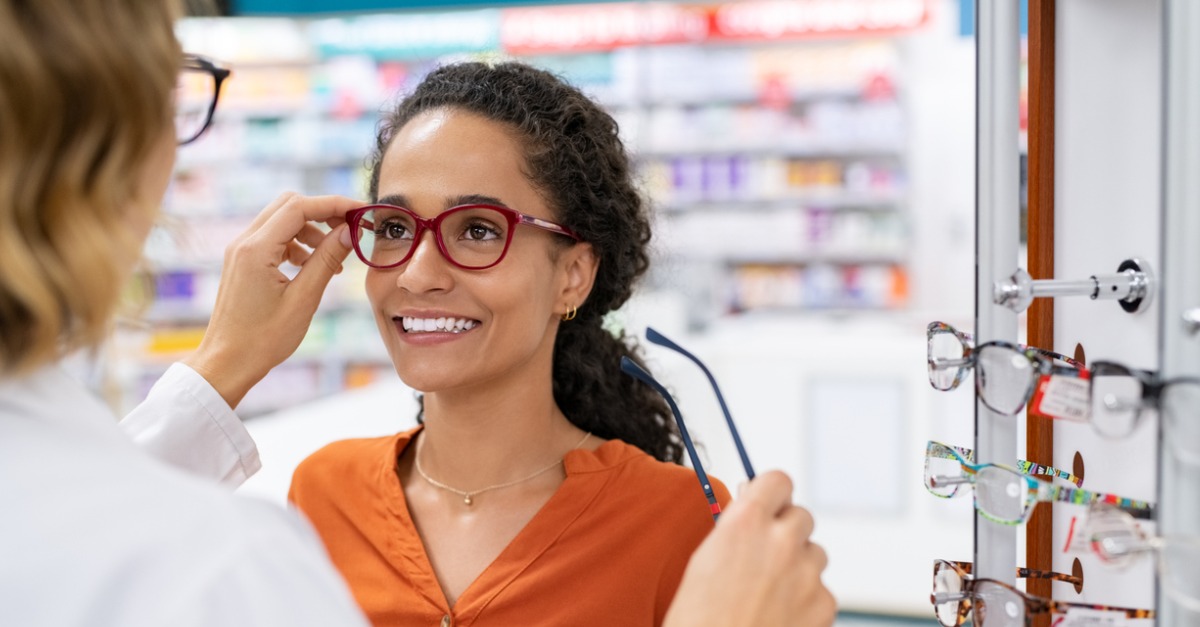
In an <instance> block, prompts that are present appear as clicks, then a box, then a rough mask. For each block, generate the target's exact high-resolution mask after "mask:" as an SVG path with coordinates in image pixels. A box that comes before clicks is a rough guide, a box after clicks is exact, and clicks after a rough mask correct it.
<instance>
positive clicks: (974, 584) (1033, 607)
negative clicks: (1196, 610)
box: [929, 560, 1155, 627]
mask: <svg viewBox="0 0 1200 627" xmlns="http://www.w3.org/2000/svg"><path fill="white" fill-rule="evenodd" d="M963 564H964V562H951V561H948V560H934V561H933V586H934V590H935V592H933V593H932V594H930V595H929V601H930V602H931V603H932V604H933V606H934V617H935V618H936V619H937V620H938V623H939V624H941V625H943V626H944V627H960V626H961V625H963V624H964V623H965V622H966V621H967V616H968V615H970V613H971V610H972V608H973V604H974V601H975V600H976V599H977V594H976V589H977V588H978V587H979V586H980V585H981V584H988V585H996V586H1000V587H1002V588H1004V589H1006V590H1008V591H1010V592H1012V593H1013V594H1016V595H1017V596H1019V597H1020V598H1021V600H1022V601H1023V602H1024V603H1025V626H1026V627H1032V625H1033V617H1034V616H1036V615H1038V614H1046V613H1050V614H1066V613H1067V612H1068V611H1069V610H1071V609H1075V608H1079V609H1087V610H1097V611H1101V612H1117V613H1121V614H1124V615H1125V618H1154V616H1155V612H1154V610H1147V609H1137V608H1128V607H1114V606H1111V605H1093V604H1089V603H1070V602H1067V601H1055V600H1053V599H1046V598H1042V597H1036V596H1033V595H1031V594H1028V593H1025V592H1022V591H1020V590H1017V589H1016V588H1014V587H1012V586H1010V585H1009V584H1006V583H1004V582H1003V581H997V580H995V579H986V578H984V579H976V578H975V577H973V576H972V575H971V569H970V568H967V569H964V568H963V567H962V565H963ZM944 569H951V570H952V571H953V572H954V573H956V574H957V575H958V576H959V578H960V579H961V580H962V586H960V590H959V592H954V593H942V594H941V595H939V594H938V593H937V592H936V589H937V585H938V575H939V574H941V572H942V571H943V570H944ZM1022 571H1026V572H1032V573H1036V574H1035V575H1034V576H1033V577H1031V578H1038V579H1052V580H1055V581H1066V582H1068V583H1071V584H1072V585H1075V586H1076V590H1078V589H1079V587H1080V586H1081V585H1082V581H1081V580H1080V582H1079V583H1076V581H1075V580H1074V579H1076V578H1073V577H1072V576H1071V575H1064V574H1061V573H1052V572H1044V571H1032V570H1030V569H1021V568H1018V569H1017V576H1018V577H1022V576H1024V577H1030V575H1022V574H1021V572H1022ZM951 602H958V613H957V617H956V620H955V622H954V624H953V625H946V624H945V623H944V622H942V621H941V619H940V618H938V617H937V606H938V605H941V604H943V603H951Z"/></svg>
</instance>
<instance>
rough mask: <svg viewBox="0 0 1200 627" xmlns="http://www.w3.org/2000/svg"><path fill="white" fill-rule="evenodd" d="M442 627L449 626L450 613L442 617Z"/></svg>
mask: <svg viewBox="0 0 1200 627" xmlns="http://www.w3.org/2000/svg"><path fill="white" fill-rule="evenodd" d="M442 627H450V615H449V614H447V615H445V616H443V617H442Z"/></svg>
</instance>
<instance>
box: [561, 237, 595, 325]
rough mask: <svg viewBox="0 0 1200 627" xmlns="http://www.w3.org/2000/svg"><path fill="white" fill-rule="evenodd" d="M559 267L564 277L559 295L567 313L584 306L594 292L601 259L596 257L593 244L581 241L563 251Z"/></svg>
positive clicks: (564, 311) (563, 311)
mask: <svg viewBox="0 0 1200 627" xmlns="http://www.w3.org/2000/svg"><path fill="white" fill-rule="evenodd" d="M559 263H560V264H561V265H560V266H559V267H560V269H561V275H560V276H562V277H563V284H562V285H563V287H562V292H561V294H560V295H559V297H560V300H561V305H560V306H561V307H562V311H560V312H558V313H560V314H566V313H568V312H570V311H571V310H572V309H573V308H574V309H581V308H583V303H584V301H586V300H587V297H588V295H589V294H591V293H592V286H593V285H595V283H596V272H597V271H598V270H599V269H600V259H599V258H598V257H596V252H595V250H593V249H592V245H591V244H589V243H587V242H579V243H577V244H575V245H574V246H572V247H570V248H568V249H567V250H565V251H563V254H562V256H560V257H559Z"/></svg>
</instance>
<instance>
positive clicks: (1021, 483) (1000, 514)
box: [975, 466, 1028, 524]
mask: <svg viewBox="0 0 1200 627" xmlns="http://www.w3.org/2000/svg"><path fill="white" fill-rule="evenodd" d="M1027 494H1028V488H1027V487H1026V484H1025V478H1024V477H1022V476H1021V475H1020V474H1018V473H1016V472H1013V471H1010V470H1005V469H1003V468H997V467H995V466H988V467H985V468H982V469H980V470H979V472H978V473H977V475H976V477H975V504H976V506H977V507H978V508H979V510H980V512H982V513H983V514H984V515H986V516H988V517H989V518H991V519H993V520H995V521H997V522H1002V523H1009V524H1017V523H1019V522H1021V521H1022V520H1024V518H1025V507H1026V499H1027Z"/></svg>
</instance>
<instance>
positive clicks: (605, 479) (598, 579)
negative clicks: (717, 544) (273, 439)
mask: <svg viewBox="0 0 1200 627" xmlns="http://www.w3.org/2000/svg"><path fill="white" fill-rule="evenodd" d="M418 429H420V427H418ZM418 429H414V430H412V431H408V432H405V433H400V434H397V435H394V436H390V437H385V438H372V439H361V440H345V441H342V442H335V443H333V444H330V445H329V446H326V447H325V448H323V449H321V450H319V451H317V452H316V453H314V454H313V455H312V456H310V457H309V458H308V459H306V460H304V462H303V463H301V464H300V466H299V467H298V468H297V469H296V474H295V476H294V477H293V478H292V487H291V491H290V492H289V499H291V501H292V502H293V503H295V504H296V505H297V506H298V507H299V508H300V510H301V511H303V512H304V513H305V514H307V515H308V517H309V519H310V520H311V521H312V523H313V525H314V526H315V527H316V529H317V532H318V533H319V534H320V535H321V538H322V539H323V540H324V541H325V546H326V547H327V548H328V550H329V555H330V557H331V558H332V559H333V563H334V565H336V566H337V568H338V569H339V570H340V571H341V573H342V575H343V576H344V577H345V578H346V581H347V582H348V583H349V584H350V589H351V590H352V591H353V593H354V596H355V598H356V599H357V600H358V603H359V605H360V606H361V607H362V608H363V611H365V612H366V614H367V616H368V618H370V619H371V622H372V623H374V624H375V625H377V626H384V625H387V626H393V625H395V626H404V627H409V626H422V627H425V626H439V625H440V626H447V625H456V626H461V627H466V626H471V625H477V626H480V627H483V626H487V625H496V626H505V627H509V626H512V625H522V626H530V625H546V626H551V625H553V626H571V627H587V626H589V625H595V626H597V627H599V626H604V627H611V626H613V625H620V626H621V627H638V626H640V625H660V624H661V623H662V621H663V617H664V615H665V614H666V611H667V607H668V606H669V605H670V603H671V599H672V598H673V597H674V596H675V589H676V588H677V587H678V586H679V581H680V579H681V578H682V577H683V570H684V567H685V566H686V565H687V561H688V558H689V557H690V556H691V554H692V551H694V550H695V549H696V547H697V546H698V545H699V544H700V542H701V540H703V539H704V537H705V536H706V535H707V534H708V532H709V531H711V530H712V527H713V519H712V514H711V513H710V512H709V507H708V502H707V501H706V500H705V499H704V493H703V492H702V491H701V489H700V484H699V483H698V482H697V481H696V475H695V473H694V472H692V470H691V469H690V468H686V467H683V466H678V465H675V464H668V463H663V462H659V461H657V460H655V459H654V458H652V457H650V456H649V455H647V454H645V453H643V452H642V451H641V450H639V449H637V448H636V447H633V446H631V445H629V444H626V443H624V442H622V441H619V440H610V441H608V442H605V443H604V444H602V445H600V447H599V448H597V449H596V450H594V451H587V450H582V449H580V450H574V451H571V452H569V453H567V456H566V458H565V459H564V460H563V465H564V468H565V470H566V480H565V481H564V482H563V483H562V485H561V486H560V487H559V488H558V491H557V492H555V493H554V495H553V496H551V497H550V500H549V501H547V502H546V504H545V505H544V506H543V507H542V509H541V510H539V511H538V512H537V514H535V515H534V517H533V519H531V520H530V521H529V524H528V525H526V526H525V528H524V529H522V530H521V531H520V532H519V533H518V534H517V536H516V537H515V538H514V539H513V541H512V542H511V543H510V544H509V545H508V546H507V547H505V549H504V550H503V551H502V552H501V553H500V555H499V557H497V558H496V560H495V561H494V562H492V563H491V564H490V565H489V566H488V567H487V568H486V569H484V571H483V572H482V573H481V574H480V575H479V578H478V579H476V580H475V581H474V582H472V583H471V585H470V586H468V588H467V589H466V590H465V591H463V593H462V595H461V596H460V597H459V599H458V602H457V603H456V604H455V605H454V607H453V608H450V606H449V604H448V603H447V602H446V598H445V595H443V594H442V590H441V587H440V586H439V585H438V582H437V578H436V576H435V575H434V572H433V568H432V567H431V566H430V564H429V559H428V557H427V556H426V555H425V547H424V546H423V545H422V543H421V538H420V537H419V536H418V535H417V530H416V527H415V526H414V525H413V521H412V518H411V517H410V516H409V513H408V505H407V504H406V503H405V500H404V491H403V490H402V489H401V486H400V480H399V478H398V477H397V476H396V459H397V458H398V456H399V455H400V453H401V452H402V451H404V448H405V447H406V446H408V444H409V442H411V440H412V437H413V435H414V434H416V433H417V430H418ZM713 489H714V490H715V491H716V494H717V500H718V501H719V502H720V503H721V504H722V505H725V504H727V503H728V502H729V491H728V490H727V489H726V488H725V486H724V485H722V484H721V482H719V481H716V480H713Z"/></svg>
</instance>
